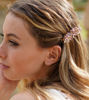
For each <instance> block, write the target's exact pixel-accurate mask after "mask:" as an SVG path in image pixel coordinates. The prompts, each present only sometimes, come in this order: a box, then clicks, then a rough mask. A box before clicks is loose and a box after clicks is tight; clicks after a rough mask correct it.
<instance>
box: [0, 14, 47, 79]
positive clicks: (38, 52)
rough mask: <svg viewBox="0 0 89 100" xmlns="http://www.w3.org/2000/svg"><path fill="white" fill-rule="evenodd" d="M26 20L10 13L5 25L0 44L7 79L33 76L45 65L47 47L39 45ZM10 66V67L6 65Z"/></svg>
mask: <svg viewBox="0 0 89 100" xmlns="http://www.w3.org/2000/svg"><path fill="white" fill-rule="evenodd" d="M25 24H26V23H25V21H24V20H22V19H21V18H19V17H16V16H15V15H14V14H12V13H9V14H8V15H7V16H6V18H5V22H4V25H3V35H4V38H3V41H2V43H1V44H0V63H1V66H3V65H4V68H3V74H4V76H5V77H6V78H7V79H10V80H20V79H25V78H28V77H33V76H34V75H36V73H38V72H39V71H40V69H41V68H42V67H43V62H44V60H45V55H46V53H47V50H46V49H43V48H41V47H39V46H38V44H37V42H36V40H35V39H34V38H33V37H32V36H31V35H30V32H28V30H27V28H26V26H25ZM5 66H8V67H5Z"/></svg>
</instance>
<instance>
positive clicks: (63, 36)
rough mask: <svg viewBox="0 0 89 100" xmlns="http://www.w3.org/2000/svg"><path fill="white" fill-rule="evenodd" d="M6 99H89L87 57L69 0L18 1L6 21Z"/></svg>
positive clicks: (1, 57) (2, 51)
mask: <svg viewBox="0 0 89 100" xmlns="http://www.w3.org/2000/svg"><path fill="white" fill-rule="evenodd" d="M1 37H3V40H2V43H1V45H0V61H1V62H0V63H1V64H0V67H1V70H0V71H1V73H0V74H1V75H0V77H1V78H0V79H1V80H0V82H1V83H0V86H1V87H0V89H3V91H2V92H1V93H0V100H7V99H9V98H10V96H11V94H12V93H13V91H14V90H15V88H16V87H18V88H19V92H18V93H17V94H16V95H14V96H12V97H11V98H10V100H89V75H88V73H87V72H86V61H87V56H86V54H85V53H86V52H85V47H84V43H83V41H82V38H81V34H80V28H79V25H78V21H77V17H76V14H75V13H74V11H73V8H72V7H71V5H70V4H69V3H68V2H67V1H66V0H18V1H17V2H15V3H14V4H13V5H12V7H11V8H10V9H9V11H8V14H7V16H6V18H5V22H4V24H3V34H1Z"/></svg>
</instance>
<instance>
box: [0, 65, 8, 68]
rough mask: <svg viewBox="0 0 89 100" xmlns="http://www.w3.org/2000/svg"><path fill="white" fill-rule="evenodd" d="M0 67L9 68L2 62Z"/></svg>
mask: <svg viewBox="0 0 89 100" xmlns="http://www.w3.org/2000/svg"><path fill="white" fill-rule="evenodd" d="M0 68H9V67H8V66H6V65H4V64H0Z"/></svg>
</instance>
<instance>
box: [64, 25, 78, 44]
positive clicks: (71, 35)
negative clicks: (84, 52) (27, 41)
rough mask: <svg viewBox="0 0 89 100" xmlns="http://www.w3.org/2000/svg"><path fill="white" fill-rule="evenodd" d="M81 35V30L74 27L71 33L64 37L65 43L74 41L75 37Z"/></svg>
mask: <svg viewBox="0 0 89 100" xmlns="http://www.w3.org/2000/svg"><path fill="white" fill-rule="evenodd" d="M78 34H80V28H79V27H74V28H73V29H72V30H70V32H68V33H67V34H66V35H65V36H64V43H68V42H69V41H70V40H72V39H73V38H74V37H75V36H77V35H78Z"/></svg>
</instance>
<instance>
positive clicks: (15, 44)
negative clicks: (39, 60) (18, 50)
mask: <svg viewBox="0 0 89 100" xmlns="http://www.w3.org/2000/svg"><path fill="white" fill-rule="evenodd" d="M8 42H9V43H10V45H11V46H19V44H18V43H17V42H15V41H14V40H8Z"/></svg>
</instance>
